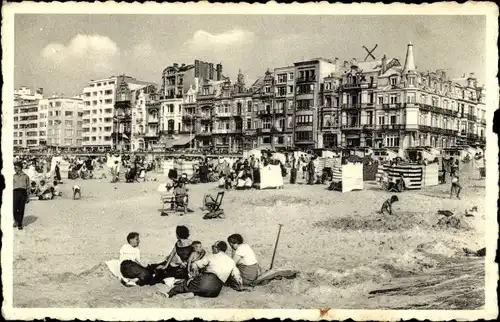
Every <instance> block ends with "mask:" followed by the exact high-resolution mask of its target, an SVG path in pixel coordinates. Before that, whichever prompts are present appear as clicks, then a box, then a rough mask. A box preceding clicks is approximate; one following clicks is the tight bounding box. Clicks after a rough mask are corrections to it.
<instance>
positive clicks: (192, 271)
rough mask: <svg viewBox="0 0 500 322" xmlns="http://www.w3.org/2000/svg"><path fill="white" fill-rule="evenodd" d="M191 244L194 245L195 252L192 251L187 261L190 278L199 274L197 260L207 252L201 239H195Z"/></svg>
mask: <svg viewBox="0 0 500 322" xmlns="http://www.w3.org/2000/svg"><path fill="white" fill-rule="evenodd" d="M191 245H192V246H193V252H192V253H191V255H189V259H188V262H187V268H188V274H189V278H193V277H196V276H197V275H199V269H198V266H197V265H196V264H195V262H196V261H199V260H200V259H202V258H203V257H205V255H206V252H205V250H204V249H203V246H202V245H201V242H200V241H197V240H195V241H194V242H193V243H192V244H191Z"/></svg>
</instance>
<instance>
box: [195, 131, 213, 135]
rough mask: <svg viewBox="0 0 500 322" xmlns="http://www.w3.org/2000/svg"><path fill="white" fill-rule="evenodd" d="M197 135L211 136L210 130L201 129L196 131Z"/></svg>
mask: <svg viewBox="0 0 500 322" xmlns="http://www.w3.org/2000/svg"><path fill="white" fill-rule="evenodd" d="M196 135H197V136H211V135H212V132H208V131H201V132H199V133H196Z"/></svg>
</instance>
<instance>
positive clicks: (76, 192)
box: [73, 184, 82, 200]
mask: <svg viewBox="0 0 500 322" xmlns="http://www.w3.org/2000/svg"><path fill="white" fill-rule="evenodd" d="M77 196H78V198H77ZM81 197H82V188H80V186H79V185H77V184H74V185H73V200H76V199H80V198H81Z"/></svg>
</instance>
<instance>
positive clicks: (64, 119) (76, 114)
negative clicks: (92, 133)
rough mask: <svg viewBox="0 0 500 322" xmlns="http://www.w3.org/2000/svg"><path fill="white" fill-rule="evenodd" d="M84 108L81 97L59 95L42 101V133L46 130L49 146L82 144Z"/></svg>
mask: <svg viewBox="0 0 500 322" xmlns="http://www.w3.org/2000/svg"><path fill="white" fill-rule="evenodd" d="M83 108H84V103H83V100H82V99H80V98H72V97H62V96H59V97H51V98H48V99H45V100H41V101H40V114H39V115H40V118H39V120H40V124H39V125H40V134H41V133H42V129H43V132H45V131H46V136H47V145H48V146H54V147H70V146H71V147H75V146H82V143H83V142H82V134H83V111H84V110H83ZM42 126H43V127H42Z"/></svg>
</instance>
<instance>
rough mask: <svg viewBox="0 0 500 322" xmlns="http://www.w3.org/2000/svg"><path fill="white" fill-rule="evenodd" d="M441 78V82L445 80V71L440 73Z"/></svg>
mask: <svg viewBox="0 0 500 322" xmlns="http://www.w3.org/2000/svg"><path fill="white" fill-rule="evenodd" d="M441 78H442V79H443V81H445V80H446V71H445V70H444V69H443V70H442V71H441Z"/></svg>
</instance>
